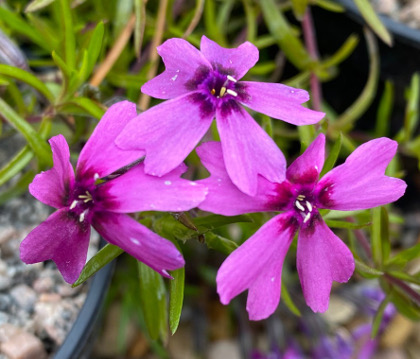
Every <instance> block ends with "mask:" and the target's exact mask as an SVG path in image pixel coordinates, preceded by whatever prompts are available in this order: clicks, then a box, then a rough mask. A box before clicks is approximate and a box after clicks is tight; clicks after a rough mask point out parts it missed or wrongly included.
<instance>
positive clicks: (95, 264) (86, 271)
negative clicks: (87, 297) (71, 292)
mask: <svg viewBox="0 0 420 359" xmlns="http://www.w3.org/2000/svg"><path fill="white" fill-rule="evenodd" d="M122 253H124V251H123V250H122V249H121V248H120V247H117V246H114V245H112V244H106V245H105V246H104V247H103V248H101V249H100V250H99V251H98V253H96V254H95V255H94V256H93V257H92V258H91V259H90V260H89V261H88V262H87V263H86V265H85V266H84V267H83V270H82V273H80V276H79V278H78V279H77V281H76V282H74V284H73V287H77V286H78V285H80V284H82V283H84V282H85V281H87V280H88V279H89V278H90V277H92V276H93V275H94V274H95V273H96V272H98V271H99V270H100V269H102V268H103V267H105V266H106V265H107V264H108V263H110V262H112V261H113V260H114V259H115V258H117V257H118V256H119V255H121V254H122Z"/></svg>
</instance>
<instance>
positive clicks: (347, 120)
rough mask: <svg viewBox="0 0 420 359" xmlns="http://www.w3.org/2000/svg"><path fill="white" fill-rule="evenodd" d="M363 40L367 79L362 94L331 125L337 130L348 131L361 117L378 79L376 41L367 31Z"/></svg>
mask: <svg viewBox="0 0 420 359" xmlns="http://www.w3.org/2000/svg"><path fill="white" fill-rule="evenodd" d="M365 38H366V42H367V48H368V53H369V59H370V60H369V77H368V80H367V82H366V85H365V87H364V88H363V91H362V93H361V94H360V95H359V97H358V98H357V99H356V101H354V103H353V104H352V105H351V106H350V107H349V108H347V109H346V110H345V111H344V112H343V113H342V114H341V115H340V116H339V117H338V118H337V120H336V121H335V122H334V123H333V124H332V127H333V128H334V129H337V130H348V129H350V128H351V127H352V126H353V123H354V122H355V121H356V120H358V119H359V117H360V116H362V115H363V114H364V113H365V111H366V110H367V109H368V108H369V106H370V104H371V103H372V101H373V99H374V97H375V95H376V90H377V86H378V79H379V51H378V46H377V43H376V39H375V37H374V36H373V34H372V33H371V32H370V31H369V30H365Z"/></svg>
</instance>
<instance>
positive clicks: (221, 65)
mask: <svg viewBox="0 0 420 359" xmlns="http://www.w3.org/2000/svg"><path fill="white" fill-rule="evenodd" d="M158 52H159V55H160V56H161V57H162V59H163V62H164V63H165V66H166V70H165V71H164V72H163V73H162V74H160V75H159V76H157V77H155V78H154V79H152V80H151V81H149V82H147V83H146V84H144V85H143V87H142V91H143V92H144V93H146V94H148V95H150V96H153V97H156V98H160V99H169V101H166V102H163V103H162V104H159V105H157V106H155V107H153V108H151V109H149V110H148V111H146V112H143V113H141V114H140V115H139V116H138V117H137V118H136V119H134V120H133V121H131V122H130V123H129V124H128V125H127V127H126V128H125V129H124V130H123V131H122V133H121V135H120V136H119V137H118V138H117V145H118V146H120V147H121V148H123V149H129V150H131V149H139V150H145V151H146V154H147V157H146V160H145V166H146V167H145V170H146V173H150V174H152V175H157V176H162V175H164V174H165V173H167V172H168V171H170V170H172V169H173V168H175V167H176V166H178V165H179V164H180V163H181V162H182V161H183V160H184V159H185V157H187V155H188V154H189V153H190V152H191V151H192V150H193V149H194V147H195V146H196V145H197V143H198V142H199V141H200V139H201V138H202V137H203V136H204V134H205V133H206V132H207V130H208V129H209V127H210V125H211V122H212V120H213V118H214V117H216V122H217V128H218V130H219V134H220V138H221V142H222V149H223V154H224V161H225V163H226V169H227V172H228V173H229V176H230V178H231V179H232V181H233V183H235V184H236V185H237V186H238V187H239V188H240V189H241V190H242V191H244V192H246V193H248V194H250V195H253V194H255V192H256V190H257V182H258V180H257V179H258V174H260V175H262V176H264V177H266V178H267V179H269V180H270V181H273V182H280V181H282V180H283V179H284V173H285V168H286V162H285V159H284V156H283V154H282V153H281V151H279V149H278V148H277V146H276V145H275V143H274V141H273V140H272V139H271V138H270V137H269V136H268V135H267V133H265V132H264V130H263V129H262V128H261V127H260V126H259V125H258V124H257V123H256V122H255V121H254V120H253V119H252V117H251V116H250V115H249V114H248V112H247V111H245V109H243V107H242V106H241V104H242V105H245V106H247V107H249V108H250V109H252V110H255V111H259V112H262V113H264V114H266V115H268V116H271V117H273V118H277V119H281V120H283V121H286V122H289V123H292V124H295V125H308V124H312V123H316V122H318V121H319V120H321V119H322V117H323V116H324V113H321V112H316V111H312V110H310V109H307V108H305V107H303V106H301V105H300V104H302V103H303V102H306V101H308V100H309V95H308V93H307V92H306V91H304V90H299V89H295V88H292V87H288V86H285V85H281V84H277V83H262V82H248V81H239V80H240V79H241V78H242V77H243V76H244V75H245V74H246V73H247V72H248V70H249V69H250V68H251V67H252V66H254V64H255V63H256V62H257V61H258V49H257V48H256V47H255V46H254V45H252V44H251V43H249V42H245V43H243V44H242V45H240V46H239V47H237V48H235V49H225V48H223V47H220V46H219V45H217V44H216V43H215V42H213V41H211V40H209V39H208V38H207V37H205V36H203V37H202V38H201V50H200V51H199V50H197V49H196V48H195V47H194V46H192V45H191V44H189V43H188V42H187V41H185V40H183V39H169V40H167V41H166V42H165V43H163V44H162V45H161V46H159V47H158Z"/></svg>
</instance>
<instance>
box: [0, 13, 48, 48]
mask: <svg viewBox="0 0 420 359" xmlns="http://www.w3.org/2000/svg"><path fill="white" fill-rule="evenodd" d="M0 20H1V21H3V22H4V23H5V24H6V25H7V26H9V27H10V29H12V30H13V31H15V32H16V33H18V34H21V35H23V36H25V37H27V38H28V39H30V40H31V41H33V42H34V43H36V44H37V45H38V46H40V47H41V48H43V49H44V50H47V51H48V52H50V51H51V50H52V49H50V48H49V46H48V43H47V42H46V41H45V39H44V37H43V36H42V35H41V34H40V33H39V32H38V31H37V30H36V29H34V28H33V26H31V25H29V24H28V23H27V22H26V21H25V20H24V19H22V17H21V16H20V15H18V14H16V13H14V12H13V11H10V10H7V9H6V8H4V7H1V6H0Z"/></svg>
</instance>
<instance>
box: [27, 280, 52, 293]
mask: <svg viewBox="0 0 420 359" xmlns="http://www.w3.org/2000/svg"><path fill="white" fill-rule="evenodd" d="M53 287H54V280H53V279H52V278H51V277H41V278H37V279H36V280H35V282H34V283H33V284H32V288H33V289H34V290H35V292H37V293H45V292H50V291H51V290H52V289H53Z"/></svg>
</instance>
